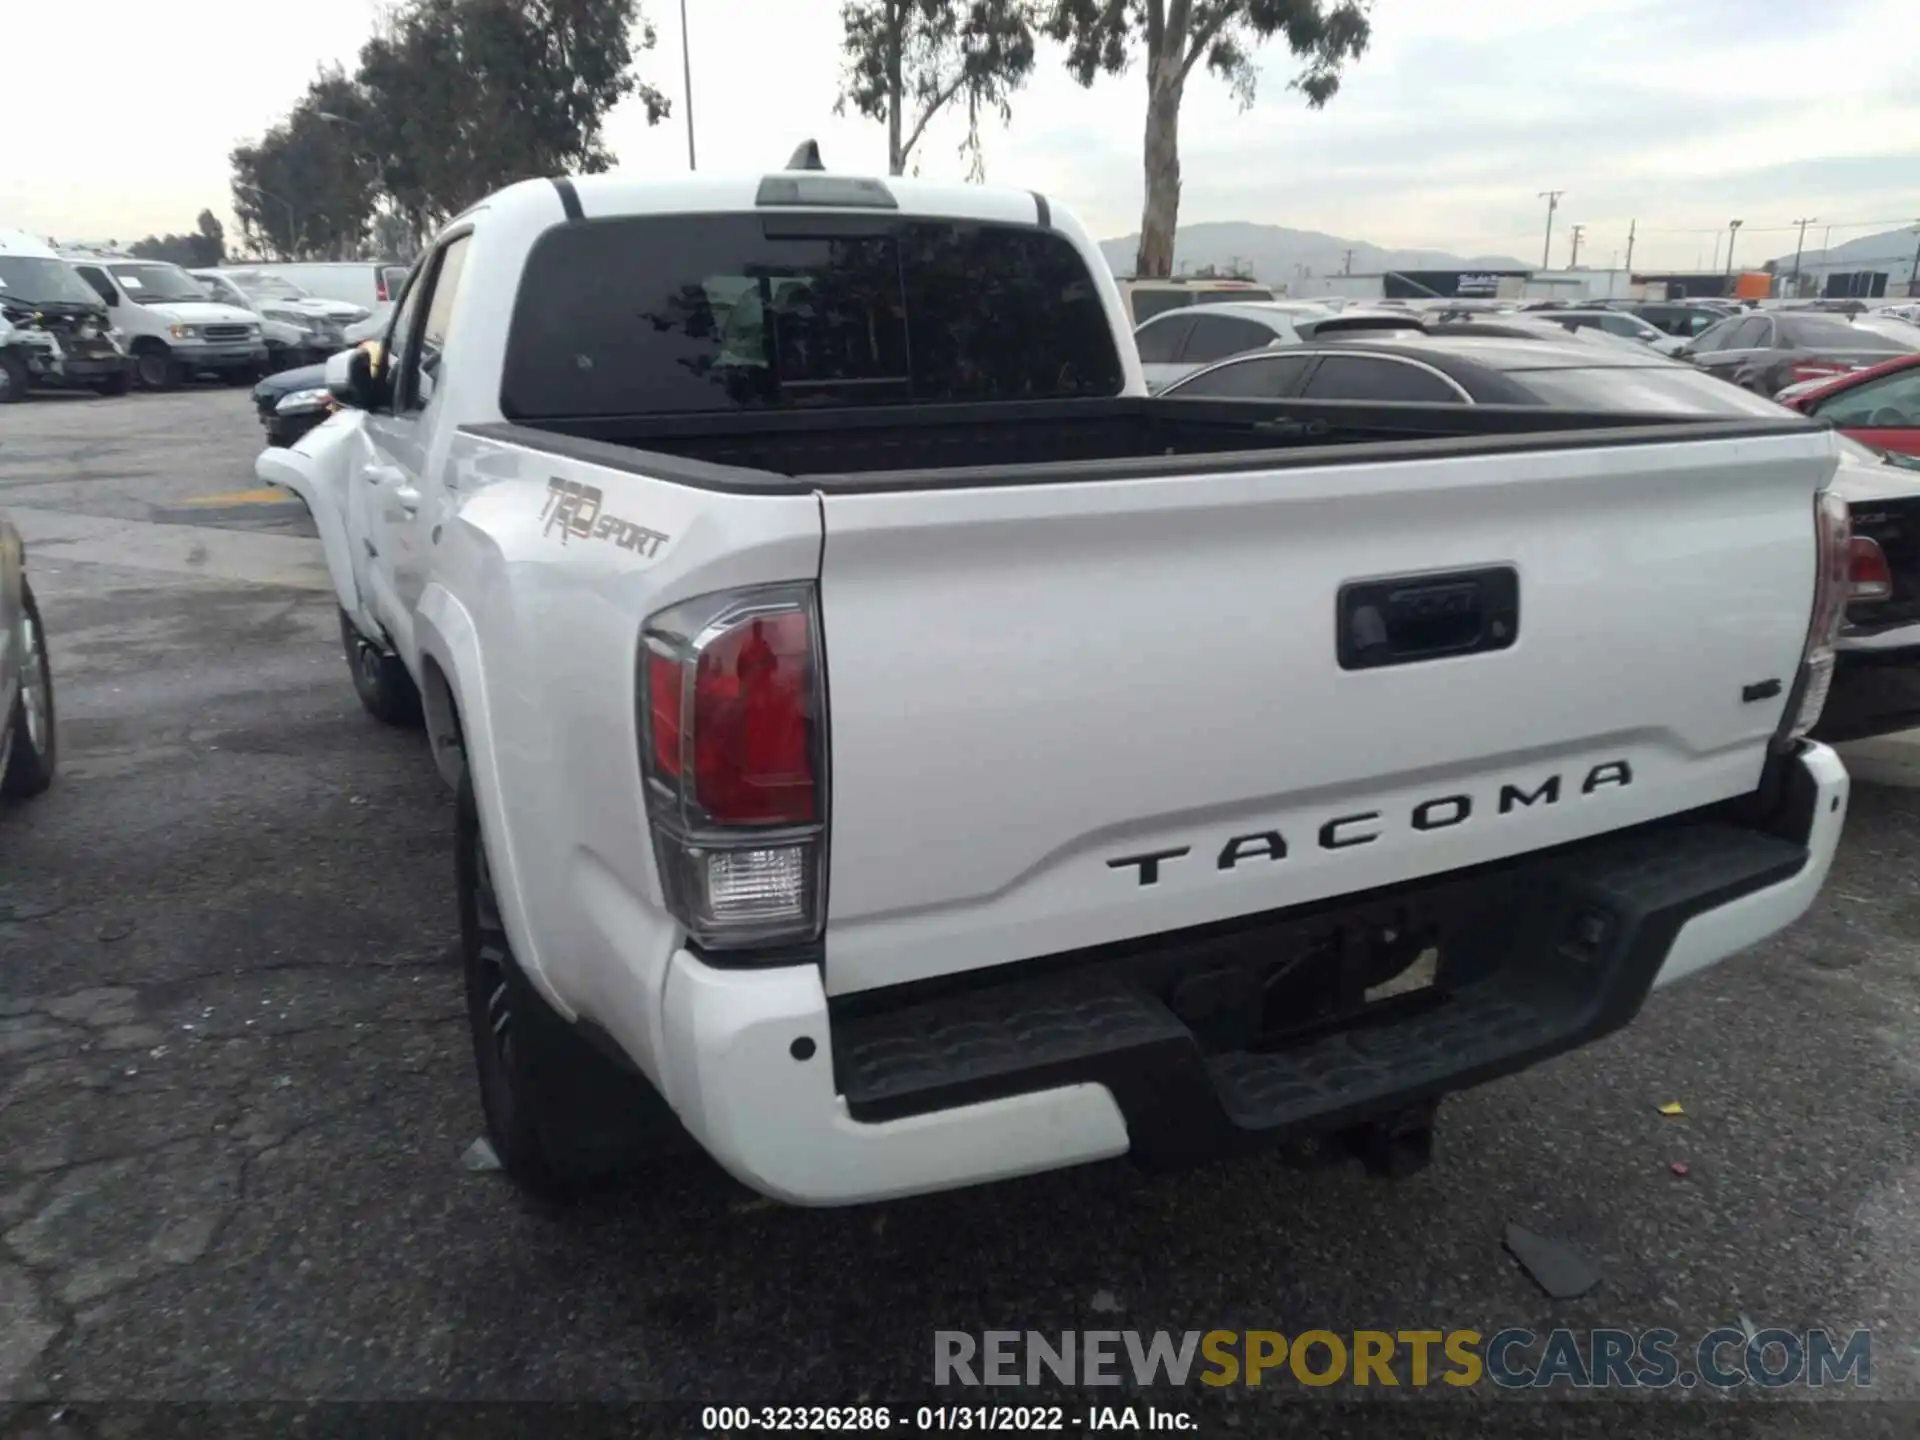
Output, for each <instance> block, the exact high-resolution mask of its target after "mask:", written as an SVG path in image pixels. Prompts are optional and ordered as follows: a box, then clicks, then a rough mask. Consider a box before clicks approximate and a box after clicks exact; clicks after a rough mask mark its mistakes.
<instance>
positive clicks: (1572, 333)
mask: <svg viewBox="0 0 1920 1440" xmlns="http://www.w3.org/2000/svg"><path fill="white" fill-rule="evenodd" d="M1269 309H1272V310H1274V311H1275V313H1274V314H1272V315H1270V316H1264V317H1263V318H1262V319H1261V320H1260V324H1259V331H1258V333H1256V332H1255V331H1254V330H1252V329H1248V328H1246V327H1247V326H1248V325H1249V324H1250V323H1252V321H1253V318H1254V316H1255V315H1256V313H1257V312H1265V311H1268V310H1269ZM1279 309H1280V307H1277V306H1276V307H1269V306H1265V305H1261V304H1259V303H1257V302H1256V303H1251V304H1247V303H1240V304H1230V305H1222V306H1210V307H1208V309H1207V310H1206V311H1205V312H1204V313H1189V314H1174V315H1164V316H1161V317H1158V318H1157V319H1155V320H1153V321H1149V322H1148V323H1147V324H1145V325H1142V326H1141V327H1140V328H1139V330H1138V331H1137V332H1136V342H1137V344H1138V345H1139V349H1140V359H1141V365H1142V369H1143V370H1144V371H1146V373H1147V375H1148V377H1149V384H1150V385H1151V384H1152V381H1153V377H1154V376H1155V375H1156V374H1159V375H1161V376H1164V377H1165V378H1164V380H1163V383H1161V384H1159V385H1157V386H1154V387H1153V388H1154V389H1155V390H1156V391H1157V393H1159V394H1160V395H1162V396H1164V397H1165V398H1168V399H1176V398H1178V399H1222V400H1224V399H1240V400H1254V399H1257V400H1269V401H1272V400H1301V401H1327V400H1333V401H1349V402H1370V403H1376V404H1407V403H1415V404H1429V405H1501V406H1536V405H1546V406H1553V407H1556V408H1559V409H1566V410H1585V411H1595V412H1620V413H1628V414H1646V415H1661V414H1676V413H1677V414H1688V415H1696V416H1702V417H1708V416H1716V415H1718V416H1725V417H1728V418H1737V417H1740V416H1766V415H1778V414H1780V413H1781V405H1780V404H1779V403H1777V402H1776V401H1774V400H1773V399H1771V398H1768V396H1767V395H1765V394H1763V393H1756V392H1757V391H1758V390H1759V386H1758V385H1757V384H1747V383H1735V384H1729V383H1727V381H1728V379H1730V378H1734V375H1733V374H1732V373H1729V372H1730V369H1731V368H1732V367H1729V366H1727V365H1721V366H1712V365H1700V366H1697V367H1696V366H1695V365H1689V364H1687V363H1685V362H1684V361H1683V360H1679V359H1675V358H1670V357H1671V356H1672V355H1673V354H1674V353H1676V352H1677V353H1681V354H1684V353H1685V351H1686V349H1687V348H1688V347H1686V346H1684V345H1679V344H1674V345H1659V344H1649V343H1645V342H1643V341H1639V340H1628V339H1625V338H1624V333H1623V332H1622V331H1620V330H1619V329H1618V328H1616V327H1586V326H1581V325H1579V324H1577V323H1573V324H1570V323H1569V320H1570V319H1572V320H1576V321H1577V319H1578V318H1579V317H1581V316H1583V315H1585V314H1588V313H1606V312H1582V311H1574V310H1566V309H1558V310H1552V311H1532V312H1528V313H1512V312H1505V313H1503V312H1500V311H1494V310H1471V311H1467V310H1458V309H1448V310H1430V311H1428V312H1426V313H1425V314H1424V315H1421V316H1418V317H1414V316H1408V317H1404V319H1403V321H1402V323H1401V324H1399V325H1398V326H1394V325H1391V324H1380V323H1375V322H1373V321H1371V320H1368V319H1365V318H1362V317H1360V316H1354V317H1353V318H1354V319H1355V320H1357V321H1359V323H1358V324H1354V325H1350V326H1346V327H1342V326H1340V325H1338V324H1331V323H1329V322H1330V321H1331V320H1332V319H1333V318H1334V317H1333V316H1332V315H1331V314H1329V315H1328V316H1327V317H1326V318H1325V319H1322V320H1321V321H1320V323H1319V325H1318V326H1317V327H1316V326H1314V325H1312V324H1311V323H1308V324H1307V326H1306V328H1305V329H1304V330H1303V329H1302V328H1301V321H1302V319H1303V318H1304V317H1301V316H1299V315H1297V314H1292V313H1287V314H1284V315H1283V314H1281V313H1279ZM1756 318H1760V317H1757V316H1755V315H1752V314H1748V315H1745V316H1743V317H1733V318H1730V319H1729V320H1728V321H1727V323H1728V324H1729V325H1731V326H1737V327H1744V326H1745V325H1747V324H1748V323H1750V322H1751V321H1753V320H1754V319H1756ZM1768 323H1769V324H1776V329H1775V330H1771V331H1769V332H1767V333H1768V334H1769V335H1770V336H1771V337H1772V338H1774V339H1776V340H1779V341H1782V342H1785V343H1788V344H1789V345H1792V344H1799V345H1802V346H1805V347H1808V348H1807V349H1806V350H1800V351H1793V350H1789V351H1788V352H1786V353H1788V354H1796V355H1799V356H1800V358H1801V360H1802V361H1804V360H1805V359H1806V358H1807V355H1808V353H1809V352H1811V353H1812V354H1815V355H1819V356H1823V357H1828V358H1832V357H1835V356H1839V355H1848V354H1854V353H1868V352H1853V351H1848V350H1846V349H1844V348H1843V347H1840V346H1838V343H1837V342H1838V341H1839V340H1840V339H1844V338H1851V339H1852V340H1853V341H1854V342H1855V343H1859V344H1869V345H1870V344H1873V343H1876V342H1874V341H1873V340H1871V339H1870V338H1869V339H1865V340H1863V339H1862V338H1861V337H1872V336H1874V335H1875V334H1876V333H1877V332H1874V331H1871V330H1860V331H1858V332H1857V333H1856V332H1855V331H1854V330H1853V327H1851V326H1850V325H1849V323H1848V321H1847V319H1846V318H1845V317H1839V316H1834V315H1831V314H1791V315H1782V316H1780V317H1778V319H1777V322H1776V321H1774V320H1772V319H1769V321H1768ZM1836 330H1837V331H1838V332H1841V333H1839V334H1835V333H1832V332H1834V331H1836ZM1656 333H1657V332H1656ZM1738 333H1740V334H1741V335H1745V334H1746V333H1747V332H1746V331H1745V330H1744V329H1741V330H1739V332H1738ZM1176 336H1180V337H1184V339H1182V340H1181V341H1180V343H1181V344H1182V346H1183V347H1184V348H1183V349H1181V350H1180V351H1179V352H1178V354H1176V356H1175V359H1174V361H1172V362H1167V361H1163V360H1160V358H1159V357H1161V356H1162V354H1163V353H1164V352H1165V350H1166V349H1167V347H1168V345H1169V343H1170V341H1172V340H1173V339H1174V337H1176ZM1196 336H1198V337H1199V344H1198V347H1197V348H1198V351H1199V352H1207V353H1210V352H1211V351H1213V350H1215V349H1218V348H1219V347H1220V346H1221V345H1224V344H1226V343H1227V342H1228V341H1230V340H1233V339H1244V340H1246V341H1248V342H1249V343H1247V344H1246V345H1244V346H1240V347H1237V348H1235V349H1233V350H1231V351H1229V352H1228V353H1227V354H1225V355H1215V356H1212V358H1211V359H1210V360H1209V361H1207V362H1206V363H1197V364H1195V363H1186V362H1187V361H1188V360H1190V359H1191V358H1192V357H1193V356H1194V354H1195V353H1196V347H1195V337H1196ZM1670 338H1671V337H1666V336H1662V337H1661V339H1662V340H1667V339H1670ZM1601 339H1606V340H1607V341H1609V342H1610V343H1607V344H1605V345H1604V346H1600V345H1595V344H1593V343H1585V344H1583V343H1581V342H1582V341H1586V342H1593V341H1596V340H1601ZM1882 339H1883V340H1885V342H1886V343H1888V344H1892V343H1894V342H1893V341H1891V340H1887V339H1886V337H1884V336H1883V337H1882ZM1821 340H1825V341H1827V342H1830V343H1828V344H1826V345H1825V346H1824V347H1822V346H1819V345H1816V344H1815V342H1817V341H1821ZM1603 349H1604V352H1605V353H1602V350H1603ZM1663 351H1665V352H1667V353H1664V354H1663V353H1662V352H1663ZM1713 353H1717V352H1709V354H1713ZM1156 362H1158V363H1156ZM1787 363H1796V362H1793V361H1789V362H1787ZM1818 373H1820V374H1821V375H1822V376H1824V378H1823V379H1821V380H1820V381H1819V382H1817V384H1816V385H1815V386H1813V387H1811V388H1809V389H1808V390H1807V391H1806V392H1805V393H1804V394H1802V395H1800V396H1799V397H1797V399H1796V400H1795V403H1794V407H1793V408H1796V409H1799V410H1801V411H1803V412H1804V413H1807V414H1811V415H1815V416H1817V417H1819V418H1822V419H1827V420H1830V421H1832V422H1833V423H1834V424H1835V425H1836V427H1838V428H1840V429H1841V430H1842V431H1843V432H1845V433H1846V434H1847V435H1848V436H1849V437H1850V441H1849V443H1848V444H1847V446H1846V448H1845V451H1844V453H1843V458H1842V461H1841V465H1840V470H1839V473H1838V475H1837V476H1836V478H1835V482H1834V490H1835V493H1837V494H1838V495H1840V496H1841V497H1842V498H1844V499H1845V500H1846V502H1847V504H1848V507H1849V510H1850V513H1851V515H1852V519H1853V532H1852V533H1853V539H1852V544H1851V550H1850V555H1849V566H1850V582H1849V583H1850V590H1849V598H1848V608H1847V613H1846V622H1845V628H1844V630H1843V631H1842V634H1841V638H1840V640H1839V642H1838V647H1837V649H1838V659H1837V665H1836V673H1835V677H1834V681H1833V686H1832V692H1831V694H1830V696H1829V699H1828V703H1827V710H1826V712H1825V714H1824V716H1823V718H1822V720H1821V723H1820V727H1819V728H1818V730H1817V731H1816V732H1815V733H1816V734H1818V735H1820V736H1822V737H1824V738H1826V739H1829V740H1855V739H1862V738H1865V737H1867V736H1871V735H1879V734H1885V733H1888V732H1891V731H1894V730H1902V729H1907V728H1909V727H1911V726H1913V725H1914V724H1916V723H1920V541H1916V540H1911V539H1909V538H1908V537H1909V535H1920V458H1916V457H1920V354H1908V355H1901V356H1896V357H1894V358H1893V359H1891V360H1889V361H1887V362H1886V363H1884V364H1881V365H1878V366H1875V367H1873V368H1871V369H1866V370H1860V371H1857V372H1847V373H1844V374H1836V372H1834V371H1832V370H1829V369H1825V368H1821V369H1820V370H1819V372H1818Z"/></svg>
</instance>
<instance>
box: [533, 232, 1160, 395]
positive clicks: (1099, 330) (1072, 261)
mask: <svg viewBox="0 0 1920 1440" xmlns="http://www.w3.org/2000/svg"><path fill="white" fill-rule="evenodd" d="M783 227H784V228H789V229H790V230H791V231H793V232H795V233H793V234H792V235H791V236H780V235H778V234H777V232H778V231H779V230H780V229H781V228H783ZM808 229H812V230H814V231H815V232H816V233H814V234H811V235H809V234H807V233H805V232H806V230H808ZM818 229H819V226H818V222H817V220H816V218H815V217H812V216H795V217H790V218H788V217H778V216H770V215H664V216H643V217H633V218H628V219H618V220H603V221H595V222H590V223H588V224H584V225H563V226H560V227H558V228H557V229H554V230H550V231H548V232H547V233H546V234H545V235H543V236H542V237H541V238H540V240H539V241H538V242H537V243H536V244H535V246H534V248H533V253H532V254H531V255H530V256H529V257H528V260H527V266H526V271H525V273H524V275H523V276H522V277H521V283H520V291H519V294H518V296H517V297H516V299H515V302H514V314H513V326H512V330H511V332H510V334H509V338H508V343H507V357H506V367H505V375H504V377H503V379H502V382H501V389H500V406H501V410H502V411H503V412H504V413H505V414H507V415H508V416H511V417H513V418H516V419H529V418H535V417H541V418H549V419H558V418H563V417H571V418H586V417H596V416H598V417H611V416H624V415H644V414H672V413H685V412H699V411H713V410H737V409H765V408H776V409H789V408H799V407H807V408H819V407H832V406H849V405H887V404H894V405H904V404H910V403H916V402H920V403H936V404H939V403H949V402H960V401H988V400H1044V399H1056V398H1062V397H1068V396H1082V395H1115V394H1118V393H1119V391H1120V387H1121V383H1122V371H1121V365H1120V355H1119V352H1118V350H1117V349H1116V348H1115V346H1114V341H1113V334H1112V330H1111V328H1110V326H1109V324H1108V321H1107V313H1106V309H1105V307H1104V306H1103V305H1102V303H1101V299H1100V292H1099V290H1098V289H1096V288H1095V286H1094V284H1093V281H1092V278H1091V277H1090V276H1089V275H1088V274H1087V271H1086V267H1085V266H1084V265H1083V264H1082V263H1081V261H1080V257H1079V254H1078V252H1077V251H1075V249H1074V248H1073V246H1072V244H1071V243H1070V242H1069V241H1067V240H1066V239H1065V238H1064V237H1062V236H1059V235H1055V234H1052V233H1049V232H1047V231H1042V230H1032V229H1027V228H1024V227H1016V226H1011V225H988V224H965V223H961V224H955V223H948V222H938V223H936V222H919V221H900V222H897V223H894V224H891V225H888V226H886V227H885V228H884V229H880V230H876V231H872V232H870V233H865V234H851V235H839V236H822V235H819V234H818V233H817V231H818ZM769 231H773V232H776V233H775V234H769V233H768V232H769Z"/></svg>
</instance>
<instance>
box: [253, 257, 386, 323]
mask: <svg viewBox="0 0 1920 1440" xmlns="http://www.w3.org/2000/svg"><path fill="white" fill-rule="evenodd" d="M246 268H247V269H248V270H250V271H252V272H254V273H255V274H257V275H278V276H281V277H282V278H284V279H287V280H291V281H292V282H293V283H294V284H295V285H298V286H299V287H300V288H301V289H302V290H304V291H306V292H307V294H309V295H314V296H318V297H319V298H320V299H322V300H345V301H347V302H348V303H350V304H352V305H356V306H358V307H359V309H360V314H358V315H355V316H351V317H347V316H342V317H341V318H342V319H343V320H345V322H346V323H347V324H349V325H351V324H353V323H355V322H356V321H359V320H365V319H366V318H367V317H368V316H369V315H371V314H372V313H373V312H374V311H375V310H377V309H379V308H380V307H381V306H382V305H387V304H391V303H392V302H393V299H394V297H396V296H397V295H399V293H400V287H401V285H402V284H404V283H405V282H406V278H407V268H408V267H407V266H405V265H395V264H393V263H392V262H390V261H386V260H289V261H284V262H283V261H277V260H276V261H268V260H250V261H248V262H247V265H246Z"/></svg>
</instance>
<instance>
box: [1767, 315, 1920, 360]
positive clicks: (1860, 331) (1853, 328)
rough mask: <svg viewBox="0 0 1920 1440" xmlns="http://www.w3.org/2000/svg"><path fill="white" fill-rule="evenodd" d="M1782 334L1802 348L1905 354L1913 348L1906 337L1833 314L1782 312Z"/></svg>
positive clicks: (1798, 347)
mask: <svg viewBox="0 0 1920 1440" xmlns="http://www.w3.org/2000/svg"><path fill="white" fill-rule="evenodd" d="M1780 334H1781V338H1783V339H1785V340H1788V341H1790V342H1792V344H1793V346H1794V348H1796V349H1799V350H1879V351H1885V352H1886V353H1887V354H1889V355H1904V354H1905V353H1906V352H1907V351H1909V350H1911V349H1913V346H1911V345H1909V344H1907V343H1906V342H1905V341H1904V340H1898V339H1895V338H1894V337H1893V336H1891V335H1888V334H1885V333H1883V332H1881V331H1879V330H1871V329H1868V328H1867V327H1866V326H1864V325H1855V324H1853V323H1852V322H1851V321H1848V320H1842V319H1839V318H1837V317H1835V316H1831V315H1782V316H1781V317H1780Z"/></svg>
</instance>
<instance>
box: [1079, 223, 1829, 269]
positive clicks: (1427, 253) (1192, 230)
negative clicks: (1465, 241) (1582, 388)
mask: <svg viewBox="0 0 1920 1440" xmlns="http://www.w3.org/2000/svg"><path fill="white" fill-rule="evenodd" d="M1836 248H1837V247H1836ZM1139 250H1140V237H1139V236H1138V235H1137V234H1135V235H1126V236H1122V237H1121V238H1120V239H1117V240H1102V241H1101V242H1100V251H1101V253H1102V254H1103V255H1105V256H1106V257H1107V264H1108V265H1110V266H1112V267H1113V272H1114V274H1116V275H1130V274H1132V273H1133V261H1134V257H1135V255H1137V254H1138V253H1139ZM1349 250H1351V251H1352V252H1353V255H1352V262H1351V264H1349V263H1348V256H1347V252H1348V251H1349ZM1236 262H1237V263H1238V264H1239V265H1241V266H1242V267H1244V268H1247V269H1250V270H1252V272H1253V274H1254V276H1255V278H1257V279H1260V280H1264V281H1266V282H1267V283H1268V284H1270V285H1272V284H1285V283H1286V282H1288V281H1290V280H1295V279H1298V278H1301V277H1300V271H1299V269H1297V268H1296V267H1300V266H1304V267H1305V268H1306V269H1307V270H1308V271H1310V272H1311V273H1312V274H1313V275H1314V276H1315V277H1319V276H1323V275H1338V274H1339V273H1341V272H1342V271H1343V270H1349V271H1351V272H1352V273H1353V274H1356V275H1377V274H1379V273H1380V272H1381V271H1382V270H1531V269H1536V268H1538V267H1536V266H1534V265H1530V264H1528V263H1527V262H1526V261H1525V260H1516V259H1514V257H1513V256H1511V255H1452V254H1449V253H1448V252H1447V251H1445V250H1383V249H1382V248H1381V247H1379V246H1378V245H1369V244H1367V242H1366V241H1364V240H1343V239H1342V238H1341V237H1340V236H1338V235H1325V234H1322V233H1321V232H1320V231H1318V230H1289V229H1287V228H1286V227H1285V226H1284V225H1253V224H1249V223H1248V222H1246V221H1244V220H1219V221H1209V222H1205V223H1203V224H1199V225H1182V226H1181V227H1180V229H1179V232H1178V233H1177V234H1176V236H1175V237H1174V246H1173V268H1174V273H1175V274H1178V273H1180V271H1181V269H1182V268H1183V267H1184V268H1185V269H1187V270H1189V271H1193V270H1200V269H1204V268H1205V267H1207V266H1209V265H1212V266H1214V267H1216V268H1217V269H1219V270H1222V271H1225V270H1226V269H1228V268H1229V267H1230V266H1232V265H1234V264H1235V263H1236Z"/></svg>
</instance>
